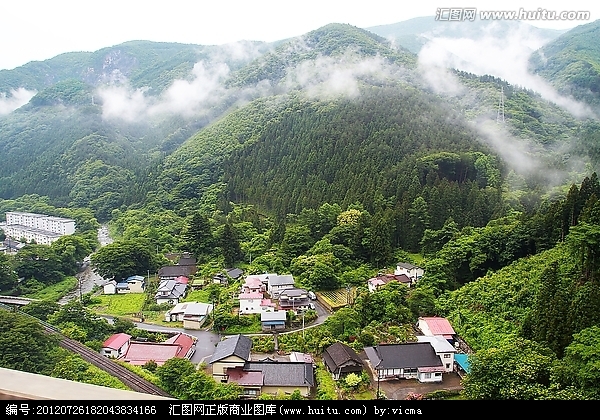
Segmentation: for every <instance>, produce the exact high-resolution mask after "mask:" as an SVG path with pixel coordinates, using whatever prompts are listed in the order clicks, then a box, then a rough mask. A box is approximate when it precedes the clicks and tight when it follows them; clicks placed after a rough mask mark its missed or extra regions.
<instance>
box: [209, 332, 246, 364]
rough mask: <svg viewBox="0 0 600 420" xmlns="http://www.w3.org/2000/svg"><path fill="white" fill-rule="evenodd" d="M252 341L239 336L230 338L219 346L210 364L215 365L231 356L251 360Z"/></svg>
mask: <svg viewBox="0 0 600 420" xmlns="http://www.w3.org/2000/svg"><path fill="white" fill-rule="evenodd" d="M251 348H252V340H251V339H250V338H248V337H246V336H245V335H242V334H238V335H235V336H233V337H228V338H226V339H225V340H223V341H220V342H219V344H217V348H216V349H215V352H214V353H213V355H212V357H211V358H210V360H209V362H208V363H214V362H217V361H219V360H221V359H225V358H226V357H229V356H237V357H239V358H240V359H242V360H245V361H248V360H250V349H251Z"/></svg>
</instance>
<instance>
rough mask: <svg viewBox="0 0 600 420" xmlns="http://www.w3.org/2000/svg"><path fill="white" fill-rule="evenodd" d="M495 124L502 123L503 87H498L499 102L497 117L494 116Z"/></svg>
mask: <svg viewBox="0 0 600 420" xmlns="http://www.w3.org/2000/svg"><path fill="white" fill-rule="evenodd" d="M496 122H497V123H503V122H504V86H501V87H500V101H499V102H498V115H497V116H496Z"/></svg>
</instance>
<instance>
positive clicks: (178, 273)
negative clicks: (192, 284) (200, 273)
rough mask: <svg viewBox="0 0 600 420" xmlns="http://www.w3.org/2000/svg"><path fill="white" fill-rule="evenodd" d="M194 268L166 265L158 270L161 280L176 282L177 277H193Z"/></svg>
mask: <svg viewBox="0 0 600 420" xmlns="http://www.w3.org/2000/svg"><path fill="white" fill-rule="evenodd" d="M192 271H193V269H192V267H189V266H186V265H166V266H164V267H161V268H160V269H159V270H158V279H159V280H161V281H162V280H175V279H176V278H177V277H182V276H183V277H188V278H189V277H191V276H192V275H193V273H192Z"/></svg>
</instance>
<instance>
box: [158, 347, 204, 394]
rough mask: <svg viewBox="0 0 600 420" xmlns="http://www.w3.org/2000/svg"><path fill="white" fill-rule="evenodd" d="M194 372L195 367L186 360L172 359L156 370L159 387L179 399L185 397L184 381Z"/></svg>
mask: <svg viewBox="0 0 600 420" xmlns="http://www.w3.org/2000/svg"><path fill="white" fill-rule="evenodd" d="M195 372H196V367H195V366H194V364H193V363H192V362H190V361H189V360H188V359H183V358H180V357H173V358H171V359H169V360H167V361H166V362H165V363H163V365H162V366H159V367H158V368H157V369H156V376H158V379H159V380H160V384H161V387H162V388H163V389H164V390H165V391H167V392H168V393H169V394H171V395H173V396H175V397H180V396H183V395H185V392H186V389H185V388H186V387H187V386H188V385H189V384H186V382H185V379H186V378H187V377H188V376H191V375H192V374H194V373H195Z"/></svg>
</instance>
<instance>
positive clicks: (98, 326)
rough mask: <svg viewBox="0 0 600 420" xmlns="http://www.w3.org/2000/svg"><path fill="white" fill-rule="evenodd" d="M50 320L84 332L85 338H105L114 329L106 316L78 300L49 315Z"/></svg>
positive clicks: (55, 323) (73, 331) (56, 324)
mask: <svg viewBox="0 0 600 420" xmlns="http://www.w3.org/2000/svg"><path fill="white" fill-rule="evenodd" d="M48 322H49V323H51V324H52V325H54V326H56V327H59V328H65V329H67V330H69V331H71V332H72V333H76V334H80V333H81V332H83V335H84V337H83V338H84V339H85V340H103V339H104V338H106V335H108V334H110V333H111V332H112V331H113V329H112V326H111V325H110V324H109V323H108V322H107V321H106V320H105V319H104V318H101V317H100V316H98V315H96V314H95V313H93V312H92V311H91V310H89V309H88V308H86V307H85V306H83V305H82V304H81V303H80V302H79V301H78V300H72V301H71V302H69V303H67V304H65V305H63V306H62V307H61V308H60V310H59V311H57V312H56V313H54V314H52V315H50V316H49V317H48ZM74 326H77V327H79V329H76V328H74Z"/></svg>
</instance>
